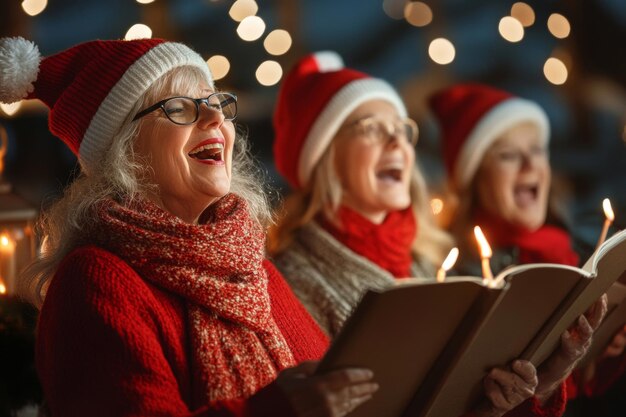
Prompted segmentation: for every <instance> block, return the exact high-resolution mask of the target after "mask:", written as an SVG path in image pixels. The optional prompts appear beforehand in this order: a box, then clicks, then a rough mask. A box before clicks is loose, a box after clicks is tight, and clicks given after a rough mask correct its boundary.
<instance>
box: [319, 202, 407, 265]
mask: <svg viewBox="0 0 626 417" xmlns="http://www.w3.org/2000/svg"><path fill="white" fill-rule="evenodd" d="M337 218H338V219H339V221H340V224H341V228H338V227H336V226H334V225H333V224H331V223H330V222H328V221H326V220H322V221H321V224H322V227H323V228H324V229H326V230H327V231H328V233H330V234H331V235H333V237H334V238H335V239H337V240H338V241H339V242H341V243H343V244H344V245H345V246H347V247H348V248H350V249H351V250H352V251H354V252H355V253H358V254H359V255H361V256H363V257H365V258H367V259H369V260H370V261H372V262H374V263H375V264H376V265H378V266H380V267H381V268H383V269H385V270H387V271H389V272H390V273H391V274H393V276H394V277H396V278H406V277H409V276H411V265H412V263H413V257H412V256H411V247H412V245H413V241H414V240H415V235H416V234H417V222H416V220H415V216H414V214H413V209H412V208H411V207H409V208H407V209H405V210H401V211H393V212H391V213H389V214H388V215H387V217H386V218H385V220H384V221H383V222H382V223H381V224H375V223H372V222H371V221H369V220H368V219H366V218H365V217H363V216H362V215H360V214H359V213H357V212H356V211H354V210H352V209H350V208H348V207H344V206H342V207H340V208H339V210H338V211H337Z"/></svg>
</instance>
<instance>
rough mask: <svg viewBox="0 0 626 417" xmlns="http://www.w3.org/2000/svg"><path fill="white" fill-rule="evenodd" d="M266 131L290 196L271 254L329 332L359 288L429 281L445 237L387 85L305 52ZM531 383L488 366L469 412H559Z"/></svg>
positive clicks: (411, 130) (413, 130) (402, 113)
mask: <svg viewBox="0 0 626 417" xmlns="http://www.w3.org/2000/svg"><path fill="white" fill-rule="evenodd" d="M274 127H275V131H276V140H275V143H274V156H275V162H276V166H277V168H278V171H279V172H280V173H281V174H282V175H283V176H284V178H285V179H286V180H287V181H288V182H289V184H290V185H291V188H292V193H291V194H290V195H289V196H288V197H287V198H286V200H285V203H284V205H283V207H282V210H281V213H280V218H279V220H278V224H277V225H276V227H274V228H273V230H272V232H271V234H270V253H271V255H273V257H274V260H275V262H276V265H277V266H278V268H279V269H280V270H281V272H282V273H283V274H284V276H285V279H286V280H287V281H288V282H289V284H290V285H291V286H292V288H293V289H294V292H295V293H296V295H297V296H298V298H299V299H300V300H301V301H302V303H303V304H304V305H305V306H306V308H307V309H308V310H309V312H310V313H311V314H312V316H313V317H314V318H315V320H317V322H318V323H319V324H320V325H321V327H322V328H323V329H324V330H326V332H327V333H328V334H329V335H330V336H331V337H333V336H335V335H336V334H337V333H338V332H339V330H340V329H341V326H342V325H343V323H344V321H345V320H346V318H347V317H348V316H349V315H350V312H351V311H352V309H353V308H354V307H355V306H356V304H357V303H358V301H359V299H360V298H361V296H362V295H363V293H364V292H365V290H366V289H368V288H384V287H387V286H390V285H392V284H393V283H394V282H396V280H398V279H402V278H405V277H422V278H424V279H431V277H433V276H434V272H435V268H434V267H435V266H438V265H439V264H440V263H441V262H442V260H443V258H444V257H445V255H446V254H447V252H448V251H449V249H450V247H451V245H452V241H451V239H450V237H449V236H448V235H447V234H446V233H445V232H443V231H441V230H440V229H439V228H437V226H436V225H435V223H434V221H433V219H432V218H431V213H430V208H429V199H428V196H427V193H426V186H425V183H424V179H423V176H422V174H421V173H420V171H419V169H418V168H417V165H416V160H415V158H416V155H415V145H416V142H417V133H418V132H417V126H416V124H415V122H413V121H412V120H411V119H409V118H407V112H406V109H405V107H404V104H403V102H402V100H401V99H400V97H399V96H398V94H397V93H396V92H395V90H394V89H393V88H392V87H391V86H390V85H389V84H388V83H386V82H385V81H383V80H380V79H376V78H372V77H370V76H368V75H367V74H364V73H362V72H359V71H355V70H352V69H349V68H344V67H343V63H342V61H341V59H340V58H339V57H338V56H337V55H336V54H335V53H332V52H322V53H317V54H312V55H310V56H307V57H305V58H303V59H302V60H300V61H299V62H298V63H297V64H296V66H295V67H294V68H293V69H292V70H291V72H290V73H289V74H288V75H287V77H286V78H285V81H284V83H283V85H282V87H281V91H280V95H279V99H278V104H277V108H276V112H275V115H274ZM403 319H404V318H403V317H399V318H398V320H403ZM424 337H428V335H424ZM415 355H419V352H415ZM537 382H538V381H537V379H536V373H535V368H534V366H533V365H532V364H530V363H529V362H525V361H514V362H513V363H512V364H511V366H510V367H508V368H506V369H505V368H494V369H493V370H492V371H491V372H489V374H488V375H487V376H486V377H485V380H484V387H485V401H483V402H482V403H481V404H480V405H479V406H478V407H477V409H476V410H473V411H472V412H470V413H469V414H468V415H472V416H501V415H504V414H505V413H510V414H507V415H510V416H513V415H519V416H528V415H541V416H556V415H560V413H562V409H561V407H560V405H562V403H563V401H562V398H563V396H562V395H561V394H562V392H561V391H558V392H557V395H554V396H553V395H552V391H550V392H546V393H545V394H546V397H545V398H541V399H538V398H535V397H533V394H534V393H535V387H536V385H537ZM552 397H554V398H555V399H552ZM451 400H453V399H451ZM544 400H546V401H547V400H551V401H553V402H554V403H555V404H557V405H556V407H555V406H553V404H552V403H550V404H547V405H546V407H545V408H544V407H542V405H541V403H542V402H544ZM559 401H560V402H559ZM468 411H469V410H468Z"/></svg>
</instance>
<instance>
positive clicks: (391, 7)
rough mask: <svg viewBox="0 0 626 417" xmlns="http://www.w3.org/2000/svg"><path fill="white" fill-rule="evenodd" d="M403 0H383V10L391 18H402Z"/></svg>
mask: <svg viewBox="0 0 626 417" xmlns="http://www.w3.org/2000/svg"><path fill="white" fill-rule="evenodd" d="M404 4H405V0H383V10H384V11H385V13H386V14H387V16H389V17H390V18H392V19H396V20H400V19H403V18H404Z"/></svg>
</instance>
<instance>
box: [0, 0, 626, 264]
mask: <svg viewBox="0 0 626 417" xmlns="http://www.w3.org/2000/svg"><path fill="white" fill-rule="evenodd" d="M0 7H1V9H0V10H1V11H0V35H2V36H23V37H25V38H27V39H30V40H32V41H34V42H35V43H36V44H37V45H38V46H39V49H40V51H41V53H42V55H44V56H45V55H49V54H53V53H56V52H58V51H61V50H63V49H65V48H68V47H70V46H72V45H74V44H76V43H80V42H83V41H87V40H92V39H120V38H125V37H126V38H128V37H150V36H152V37H162V38H166V39H171V40H176V41H181V42H184V43H187V44H189V45H190V46H192V47H193V48H194V49H196V50H197V51H198V52H199V53H201V54H202V56H203V57H205V58H206V59H207V60H208V61H209V64H210V66H211V68H212V70H213V72H214V73H215V76H216V78H217V79H218V81H217V85H218V87H219V88H221V89H222V90H231V91H234V92H235V93H236V94H237V95H238V96H239V97H240V117H239V119H238V121H239V123H240V124H242V125H244V126H245V127H247V129H248V130H249V136H250V139H251V141H252V142H253V145H254V150H255V153H256V155H257V157H258V158H259V159H260V160H261V161H262V163H263V165H264V166H265V167H266V169H267V171H268V173H269V175H270V179H271V182H272V185H273V186H274V188H275V189H276V190H277V191H278V192H282V191H284V190H285V188H284V183H283V182H282V181H281V179H280V178H279V177H278V176H277V175H276V173H275V171H274V168H273V161H272V154H271V146H272V137H273V131H272V125H271V116H272V110H273V107H274V103H275V98H276V95H277V91H278V86H279V84H280V80H281V77H282V75H283V73H284V72H286V71H288V69H289V68H290V66H291V65H292V64H293V62H294V61H295V60H297V59H298V58H299V57H301V56H302V55H304V54H306V53H308V52H311V51H318V50H326V49H332V50H335V51H337V52H338V53H339V54H340V55H341V56H342V57H343V59H344V61H345V63H346V65H348V66H352V67H355V68H357V69H360V70H362V71H365V72H367V73H370V74H372V75H374V76H376V77H381V78H384V79H387V80H388V81H390V82H391V83H392V84H393V85H394V86H395V87H396V88H397V89H398V90H399V91H400V93H401V95H402V96H403V98H404V99H405V101H406V103H407V106H408V109H409V113H410V116H411V117H412V118H414V119H415V120H417V121H418V124H419V127H420V133H421V134H420V142H419V144H418V155H419V161H420V163H421V164H422V166H423V168H424V170H425V172H426V175H427V178H428V179H429V182H430V185H431V188H432V191H433V194H434V197H435V198H436V197H437V196H438V195H439V194H440V193H441V192H442V180H443V169H442V164H441V159H440V154H439V142H438V139H437V136H438V131H437V126H436V124H435V123H434V121H433V119H432V117H431V115H430V114H429V113H428V111H427V109H426V107H425V98H426V97H427V96H428V95H429V94H430V93H431V92H433V91H434V90H436V89H439V88H441V87H444V86H446V85H449V84H451V83H455V82H459V81H480V82H485V83H488V84H492V85H494V86H497V87H501V88H504V89H508V90H510V91H512V92H513V93H515V94H518V95H520V96H522V97H525V98H529V99H532V100H535V101H537V102H538V103H539V104H540V105H541V106H543V107H544V108H545V109H546V111H547V113H548V115H549V118H550V121H551V123H552V128H553V135H552V140H551V144H550V146H551V161H552V164H553V167H554V171H555V183H554V192H555V195H556V196H557V197H558V199H557V201H558V203H559V209H560V211H561V213H562V214H563V216H564V219H565V221H566V223H567V225H568V226H569V227H570V228H571V230H572V232H573V235H574V237H575V239H576V241H577V244H578V246H579V248H580V249H579V250H581V251H582V252H585V251H587V252H588V251H591V250H592V249H593V246H594V243H595V241H596V239H597V236H598V234H599V232H600V229H601V227H602V222H603V221H604V215H603V212H602V204H601V202H602V199H603V198H605V197H608V198H610V199H611V203H612V205H613V209H614V211H615V212H616V219H615V222H614V224H613V227H615V228H619V229H622V228H624V224H625V221H624V220H623V219H626V214H625V215H621V216H620V213H626V192H624V191H625V187H626V185H625V184H626V166H625V164H626V127H625V126H626V52H625V51H624V47H623V44H624V41H626V2H624V1H623V0H594V1H578V0H566V1H546V0H542V1H527V2H525V3H523V2H514V1H503V0H473V1H471V2H468V1H462V0H426V1H423V2H421V1H406V0H274V1H259V2H258V3H257V2H255V1H253V0H237V1H233V0H152V1H150V0H107V1H104V0H47V1H46V0H24V1H21V0H5V1H3V2H2V6H0ZM1 110H2V111H0V123H1V124H2V125H3V126H4V127H5V128H6V129H7V131H8V137H9V146H8V152H7V154H6V156H5V172H4V175H5V178H6V179H8V180H9V181H10V182H11V183H12V184H13V186H14V190H15V192H16V193H18V194H20V195H21V196H22V197H24V198H25V199H26V200H27V201H28V202H30V203H32V204H33V205H34V207H36V208H39V207H40V206H41V205H42V203H43V204H45V202H46V201H49V199H50V198H54V197H55V196H56V195H58V193H59V192H60V191H61V190H62V188H63V187H64V186H65V184H66V183H67V182H68V180H69V179H71V177H72V175H74V174H75V173H76V170H77V169H78V168H77V164H76V160H75V158H74V156H73V155H72V154H71V153H70V152H69V151H68V150H66V149H65V146H64V145H63V144H62V143H61V141H60V140H58V139H56V138H53V137H51V135H50V134H49V133H48V132H47V128H46V123H47V122H46V108H45V106H43V105H42V104H41V103H38V102H24V103H22V105H21V106H20V108H18V109H16V108H7V107H6V106H4V105H3V107H2V108H1ZM433 206H434V209H435V210H439V209H441V205H440V204H439V202H438V201H437V200H435V201H434V202H433ZM443 210H444V211H445V207H443Z"/></svg>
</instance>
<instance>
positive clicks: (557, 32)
mask: <svg viewBox="0 0 626 417" xmlns="http://www.w3.org/2000/svg"><path fill="white" fill-rule="evenodd" d="M548 30H549V31H550V33H551V34H552V35H553V36H554V37H555V38H559V39H565V38H567V37H568V36H569V33H570V31H571V26H570V24H569V20H567V18H566V17H565V16H563V15H562V14H558V13H552V14H551V15H550V17H549V18H548Z"/></svg>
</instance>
